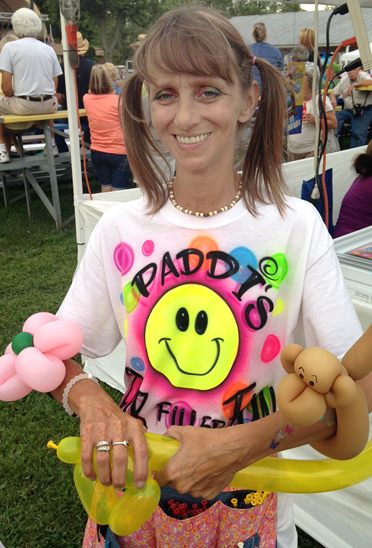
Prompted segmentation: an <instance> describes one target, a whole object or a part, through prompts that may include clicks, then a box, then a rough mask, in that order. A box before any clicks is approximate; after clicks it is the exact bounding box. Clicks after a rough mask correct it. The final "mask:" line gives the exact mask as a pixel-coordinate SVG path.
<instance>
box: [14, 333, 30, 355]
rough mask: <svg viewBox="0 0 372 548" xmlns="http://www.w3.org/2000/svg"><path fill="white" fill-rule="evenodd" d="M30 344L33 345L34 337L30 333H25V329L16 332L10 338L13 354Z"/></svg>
mask: <svg viewBox="0 0 372 548" xmlns="http://www.w3.org/2000/svg"><path fill="white" fill-rule="evenodd" d="M30 346H34V337H33V336H32V335H31V333H27V332H26V331H22V333H18V335H16V336H15V337H14V339H13V340H12V350H13V352H14V354H19V353H20V352H22V350H24V349H25V348H29V347H30Z"/></svg>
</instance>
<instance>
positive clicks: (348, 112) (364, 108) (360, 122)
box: [329, 68, 372, 148]
mask: <svg viewBox="0 0 372 548" xmlns="http://www.w3.org/2000/svg"><path fill="white" fill-rule="evenodd" d="M361 86H372V78H371V77H370V76H369V74H367V73H366V72H363V71H362V70H361V69H360V68H357V69H355V70H351V71H350V72H348V75H347V76H346V77H345V78H342V79H341V81H340V82H339V83H338V84H337V86H336V87H335V88H334V89H333V90H332V93H331V95H330V96H329V98H330V100H331V103H332V105H333V107H336V106H337V100H336V97H338V96H339V95H342V99H343V101H344V108H343V110H340V111H339V112H336V117H337V135H339V134H340V132H341V129H342V126H343V125H344V123H345V122H346V121H348V122H350V123H351V139H350V148H356V147H361V146H363V145H365V144H366V140H367V133H368V128H369V125H370V123H371V121H372V95H371V92H370V91H358V88H359V87H361Z"/></svg>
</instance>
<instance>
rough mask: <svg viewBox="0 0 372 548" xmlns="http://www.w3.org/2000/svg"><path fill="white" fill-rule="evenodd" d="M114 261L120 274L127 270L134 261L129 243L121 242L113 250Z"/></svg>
mask: <svg viewBox="0 0 372 548" xmlns="http://www.w3.org/2000/svg"><path fill="white" fill-rule="evenodd" d="M114 262H115V266H116V268H117V269H118V270H119V272H120V273H121V275H122V276H124V274H126V273H127V272H129V270H130V269H131V268H132V266H133V263H134V251H133V249H132V247H131V246H130V245H129V244H126V243H124V242H121V243H120V244H119V245H118V246H117V247H116V248H115V251H114Z"/></svg>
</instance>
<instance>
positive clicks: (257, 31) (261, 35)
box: [252, 23, 267, 42]
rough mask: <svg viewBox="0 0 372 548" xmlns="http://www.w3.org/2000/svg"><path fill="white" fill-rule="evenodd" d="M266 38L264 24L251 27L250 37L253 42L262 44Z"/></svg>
mask: <svg viewBox="0 0 372 548" xmlns="http://www.w3.org/2000/svg"><path fill="white" fill-rule="evenodd" d="M266 36H267V32H266V27H265V25H264V23H256V24H255V25H254V27H253V31H252V37H253V40H254V41H255V42H263V41H264V40H265V38H266Z"/></svg>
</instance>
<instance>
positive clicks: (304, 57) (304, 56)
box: [292, 44, 309, 63]
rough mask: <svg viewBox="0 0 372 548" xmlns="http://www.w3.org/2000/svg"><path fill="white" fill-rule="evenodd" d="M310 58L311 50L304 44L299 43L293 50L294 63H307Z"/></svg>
mask: <svg viewBox="0 0 372 548" xmlns="http://www.w3.org/2000/svg"><path fill="white" fill-rule="evenodd" d="M308 60H309V50H308V49H307V47H306V46H303V45H302V44H297V46H295V47H294V48H293V50H292V61H293V63H307V61H308Z"/></svg>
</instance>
